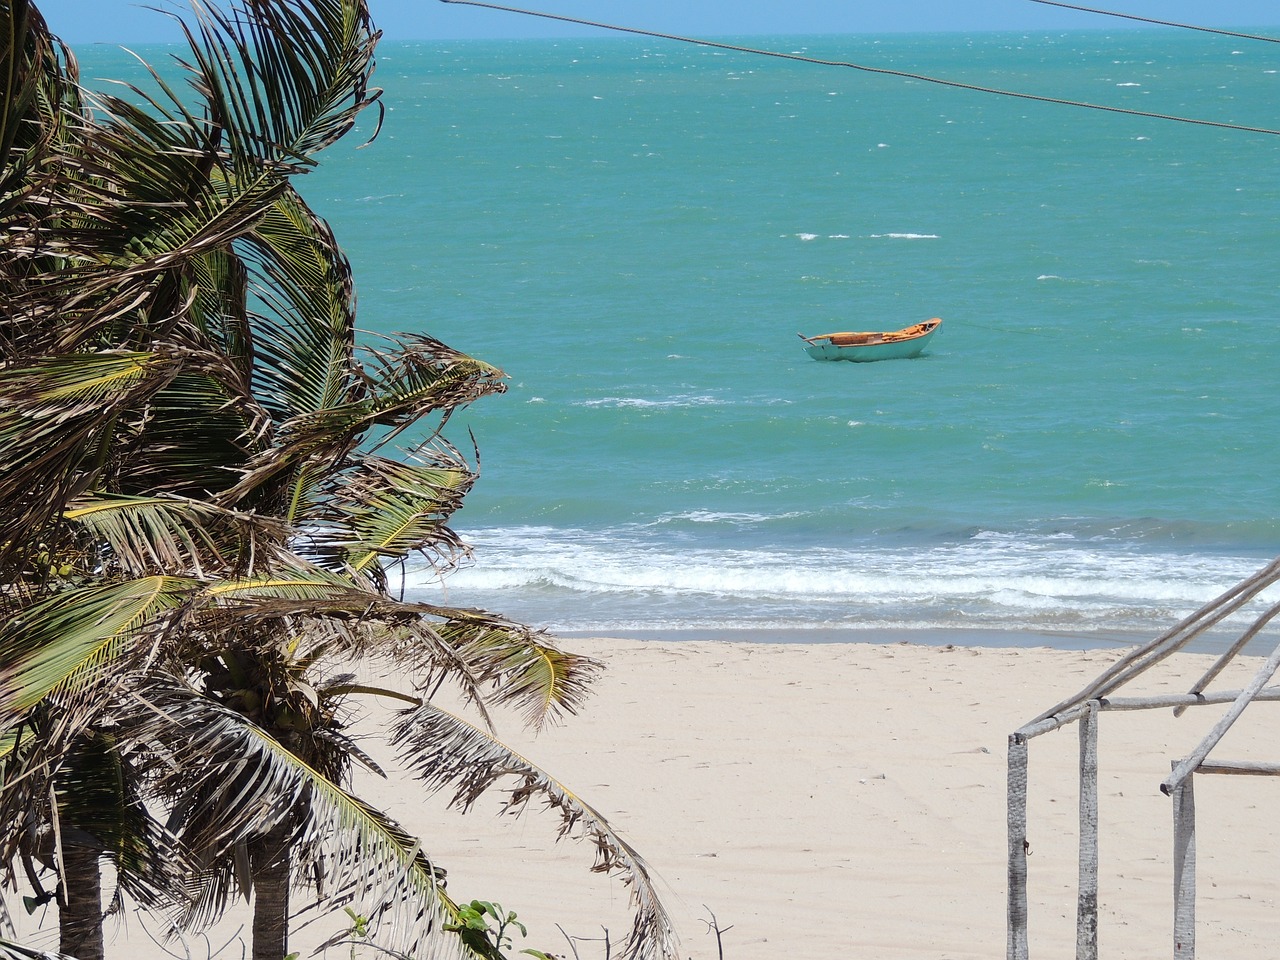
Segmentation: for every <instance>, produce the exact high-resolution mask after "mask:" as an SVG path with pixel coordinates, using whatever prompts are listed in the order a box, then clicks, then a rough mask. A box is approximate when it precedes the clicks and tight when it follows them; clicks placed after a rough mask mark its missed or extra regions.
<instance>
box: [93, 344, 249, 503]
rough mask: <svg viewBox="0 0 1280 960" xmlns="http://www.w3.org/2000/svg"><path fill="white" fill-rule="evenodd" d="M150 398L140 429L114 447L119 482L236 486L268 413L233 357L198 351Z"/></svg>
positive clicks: (132, 488)
mask: <svg viewBox="0 0 1280 960" xmlns="http://www.w3.org/2000/svg"><path fill="white" fill-rule="evenodd" d="M182 362H183V370H182V372H181V373H180V374H178V375H177V376H175V377H174V378H173V380H172V381H171V382H170V383H169V384H167V385H166V386H165V388H164V389H163V390H159V391H157V392H156V394H155V395H154V396H153V397H152V398H151V401H150V403H149V404H148V406H147V409H146V419H145V421H143V422H142V423H141V424H140V428H139V429H136V430H135V431H132V432H130V433H129V434H127V435H124V436H122V437H121V438H120V439H119V442H118V443H117V444H116V447H115V449H114V450H113V453H114V455H115V459H116V467H117V469H116V475H117V476H116V478H113V479H114V483H115V485H116V487H117V489H119V490H121V491H122V492H124V493H130V494H154V493H165V494H171V495H174V496H185V497H208V496H212V495H216V494H217V493H218V492H219V491H222V490H226V489H227V488H228V487H231V486H233V485H234V484H235V483H236V482H237V481H238V480H239V479H240V475H241V474H240V468H241V467H242V465H243V464H245V463H247V462H248V461H249V460H250V458H251V457H252V456H253V455H254V453H255V452H256V447H257V446H258V445H259V444H258V440H257V438H258V436H259V434H260V426H261V422H262V417H261V416H258V417H255V414H261V413H262V412H261V411H260V409H258V408H257V406H256V404H254V403H253V402H252V401H250V400H248V399H247V398H246V394H245V392H244V390H245V387H246V385H245V384H243V383H241V382H240V380H239V376H238V371H237V370H236V369H235V367H234V365H233V364H228V363H226V362H220V361H219V360H218V359H217V358H207V357H206V356H205V355H203V354H201V353H197V352H191V353H187V354H186V355H184V356H183V357H182Z"/></svg>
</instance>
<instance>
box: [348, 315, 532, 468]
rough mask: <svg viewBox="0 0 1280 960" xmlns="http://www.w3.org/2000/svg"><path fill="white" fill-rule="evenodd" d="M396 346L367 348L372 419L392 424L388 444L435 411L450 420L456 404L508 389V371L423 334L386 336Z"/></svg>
mask: <svg viewBox="0 0 1280 960" xmlns="http://www.w3.org/2000/svg"><path fill="white" fill-rule="evenodd" d="M383 339H385V340H387V341H389V342H390V343H391V344H392V345H393V348H390V349H389V348H385V347H382V348H378V349H373V348H366V354H367V356H368V363H367V364H366V369H367V370H368V378H369V390H370V393H371V394H372V396H373V401H372V404H371V411H370V412H371V418H372V423H373V424H376V425H377V426H381V427H390V428H391V429H390V431H389V432H388V433H387V434H386V435H385V436H384V437H383V438H382V440H381V443H383V444H385V443H387V442H388V441H390V440H391V439H392V438H393V437H395V436H397V435H398V434H399V433H400V432H401V431H402V430H404V429H406V428H408V427H410V426H415V427H421V426H422V424H421V423H420V421H422V420H424V419H426V418H429V417H430V416H431V415H432V414H436V415H437V416H440V417H442V418H443V419H447V418H448V416H449V414H450V413H452V412H453V411H454V410H455V409H457V408H458V407H462V406H465V405H466V404H469V403H471V402H472V401H474V400H478V399H479V398H480V397H483V396H486V395H488V394H493V393H504V392H505V391H506V389H507V384H506V374H504V373H503V372H502V371H501V370H499V369H498V368H497V367H495V366H493V365H492V364H489V363H485V362H484V361H483V360H477V359H476V358H474V357H470V356H467V354H465V353H461V352H459V351H457V350H454V349H453V348H452V347H449V346H446V345H445V344H443V343H441V342H440V341H439V340H436V339H434V338H432V337H428V336H423V335H414V336H409V335H406V334H401V335H399V336H397V337H385V338H383Z"/></svg>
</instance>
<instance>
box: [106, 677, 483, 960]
mask: <svg viewBox="0 0 1280 960" xmlns="http://www.w3.org/2000/svg"><path fill="white" fill-rule="evenodd" d="M140 697H141V698H142V699H145V702H146V704H147V706H148V710H147V713H146V717H147V719H145V720H143V721H142V722H141V723H140V724H139V726H138V727H137V728H136V729H134V730H132V731H131V733H130V739H131V740H132V741H133V742H135V743H137V744H139V745H145V746H146V747H147V748H148V749H149V750H150V751H152V752H154V751H155V750H156V748H157V747H160V746H163V748H164V750H163V759H162V760H160V761H159V762H158V763H157V767H156V769H157V776H158V777H160V780H159V782H158V784H157V788H158V791H159V793H160V795H162V796H166V797H168V798H169V800H170V803H171V809H172V814H171V817H170V823H171V825H172V827H173V829H174V830H175V832H177V833H179V834H180V835H181V836H182V837H183V839H184V841H185V842H186V843H187V844H188V845H190V846H191V848H192V849H194V850H197V851H202V852H203V855H204V856H205V858H206V861H207V862H208V863H210V864H211V865H216V864H221V867H220V869H221V871H222V872H223V874H224V881H223V882H222V883H221V884H219V885H215V887H214V888H212V889H217V890H220V891H221V892H222V895H225V894H226V892H228V890H229V889H230V886H231V883H230V882H229V880H227V879H225V877H227V876H229V875H230V874H231V873H233V869H232V867H231V862H230V861H231V859H232V857H233V855H234V848H235V847H236V845H237V844H240V843H244V842H246V841H248V840H250V839H252V838H253V837H255V836H258V835H260V834H262V833H265V832H267V831H268V830H270V829H272V828H273V827H275V826H277V825H279V824H281V823H283V822H294V821H292V818H293V814H294V811H296V810H298V809H302V808H305V809H306V810H307V816H306V817H304V818H301V820H300V821H296V832H295V834H294V836H293V838H292V840H291V850H292V852H293V856H294V858H295V865H296V867H297V869H295V877H300V876H307V875H308V874H310V875H312V876H318V877H320V878H321V880H322V883H321V889H320V890H319V891H318V892H317V897H318V899H317V904H318V905H321V906H323V907H325V908H337V907H340V906H342V905H344V904H359V905H361V910H362V912H363V913H364V914H365V915H366V916H369V917H370V918H371V923H372V926H373V928H374V929H375V930H376V931H377V934H376V938H377V940H378V942H379V943H384V944H386V945H387V946H389V947H390V948H391V949H395V950H400V951H402V952H404V953H411V954H417V953H421V952H427V951H430V952H431V953H432V954H433V955H438V954H439V953H440V952H441V950H442V948H443V951H444V952H445V954H446V955H448V956H456V957H462V956H465V955H466V951H465V950H464V948H463V946H462V945H461V943H460V941H458V940H457V938H456V937H455V936H453V935H452V934H450V933H448V932H446V931H445V926H446V924H449V923H452V922H455V921H456V920H457V919H458V913H457V908H456V906H455V905H454V904H453V903H452V901H451V900H449V898H448V896H447V895H446V894H445V893H444V890H443V887H442V884H441V883H440V880H439V877H440V873H439V871H438V870H437V869H436V868H435V867H434V866H433V865H432V864H431V862H430V861H429V860H428V859H427V858H426V857H425V856H424V854H423V853H422V850H421V847H420V845H419V843H418V841H417V840H416V839H414V838H413V837H411V836H410V835H409V834H407V833H406V832H405V831H404V830H403V829H402V828H401V827H400V826H399V825H398V824H396V823H395V822H394V821H393V820H391V819H390V818H389V817H387V816H386V815H385V814H383V813H381V812H380V811H378V810H376V809H374V808H373V807H371V806H369V805H368V804H366V803H364V802H363V801H361V800H359V799H358V798H356V797H354V796H352V795H351V794H350V793H348V792H347V791H345V790H343V789H342V788H341V787H339V786H338V785H336V784H334V783H333V782H331V781H330V780H328V779H326V778H325V777H324V776H322V775H321V774H320V773H319V772H317V771H316V770H315V769H314V768H313V767H311V766H309V765H308V764H307V763H305V762H304V761H302V760H301V759H300V758H299V757H297V756H296V755H294V754H293V753H291V752H290V751H289V750H288V749H287V748H286V747H285V746H283V745H282V744H281V743H279V742H278V741H277V740H275V739H274V738H273V737H271V736H270V735H269V734H268V733H266V732H265V731H264V730H262V729H260V728H259V727H257V726H255V725H254V724H252V723H251V722H249V721H248V720H247V719H246V718H245V717H243V716H242V715H240V714H238V713H236V712H235V711H233V710H229V709H227V708H225V707H223V706H221V705H220V704H217V703H215V702H213V701H211V700H208V699H207V698H203V697H201V696H199V695H198V694H195V693H194V692H192V691H190V690H189V689H187V688H185V687H184V686H183V685H181V684H179V683H177V682H175V681H169V682H164V683H153V684H151V685H150V686H149V687H148V688H147V689H146V690H145V691H144V692H143V693H141V694H140ZM163 770H173V771H175V772H174V773H173V774H172V775H171V776H164V775H163ZM222 906H223V904H220V903H216V902H214V903H204V904H202V905H201V908H200V909H201V911H202V914H201V915H196V916H193V917H192V918H190V919H191V920H192V921H195V922H202V921H203V920H206V919H208V918H209V917H210V916H213V915H216V914H217V913H218V912H220V909H221V907H222Z"/></svg>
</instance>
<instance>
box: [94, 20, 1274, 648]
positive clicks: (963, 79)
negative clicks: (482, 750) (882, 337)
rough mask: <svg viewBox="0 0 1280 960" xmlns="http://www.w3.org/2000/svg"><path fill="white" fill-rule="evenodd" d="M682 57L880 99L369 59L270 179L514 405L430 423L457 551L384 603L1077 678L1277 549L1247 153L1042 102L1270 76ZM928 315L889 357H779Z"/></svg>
mask: <svg viewBox="0 0 1280 960" xmlns="http://www.w3.org/2000/svg"><path fill="white" fill-rule="evenodd" d="M1273 33H1280V28H1276V30H1274V31H1273ZM717 39H720V40H724V41H725V42H728V43H733V44H741V45H747V46H751V47H755V48H763V49H767V50H771V51H776V52H781V53H786V54H795V55H799V56H804V57H810V58H814V59H822V60H829V61H839V62H844V63H852V64H858V65H862V66H869V67H873V68H884V69H888V70H894V71H898V72H901V73H908V74H914V75H916V76H915V77H912V78H908V77H902V76H896V75H889V74H881V73H873V72H868V71H864V70H859V69H855V68H852V67H849V66H839V65H820V64H814V63H809V62H802V61H799V60H789V59H779V58H772V57H767V56H762V55H759V54H753V53H746V52H737V51H730V50H725V49H718V48H712V47H707V46H696V45H691V44H687V43H681V42H677V41H673V40H664V39H657V38H649V37H634V36H611V35H604V36H599V37H592V38H586V39H573V40H504V41H478V40H476V41H455V40H450V41H443V40H425V41H421V42H384V43H383V44H382V45H381V47H380V48H379V58H378V70H377V74H376V77H375V80H376V82H377V84H378V85H379V86H381V87H382V88H383V89H384V91H385V92H384V94H383V103H384V104H385V106H386V114H385V118H384V121H383V124H382V128H381V131H380V133H379V135H378V136H377V138H376V140H374V141H373V142H372V143H370V144H369V145H368V146H363V147H359V146H358V144H359V143H363V141H364V140H365V139H367V137H368V135H369V134H370V133H372V114H365V115H364V116H365V119H364V120H363V121H362V129H361V130H360V131H357V133H356V134H355V135H353V136H352V137H350V138H348V141H344V142H343V143H342V144H340V145H338V146H335V147H333V148H331V149H329V150H328V151H326V152H325V153H324V154H322V155H321V158H320V159H321V163H320V166H319V168H318V169H317V170H315V171H314V172H313V173H310V174H308V175H307V176H305V177H303V178H301V180H300V181H299V187H300V189H301V190H302V191H303V193H304V195H305V196H306V197H307V198H308V200H309V201H310V202H311V203H312V204H313V205H314V206H315V207H316V208H317V210H319V211H320V212H321V213H322V214H323V215H324V216H326V217H327V218H328V219H329V220H330V221H331V223H332V225H333V227H334V230H335V231H336V234H337V236H338V238H339V240H340V241H341V242H342V244H343V245H344V247H345V249H346V250H347V252H348V254H349V256H350V258H351V260H352V263H353V266H354V269H355V276H356V283H357V290H358V295H359V322H360V325H361V326H362V327H363V328H365V329H366V330H368V331H371V332H374V333H393V332H400V331H403V332H409V333H427V334H430V335H431V336H434V337H437V338H439V339H441V340H443V341H445V342H446V343H448V344H449V345H451V346H453V347H456V348H458V349H460V350H463V351H465V352H467V353H470V354H473V355H475V356H477V357H480V358H482V359H484V360H486V361H489V362H491V363H493V364H495V365H497V366H499V367H501V368H502V369H503V370H504V371H505V372H506V374H507V376H508V377H509V380H508V387H509V389H508V391H507V392H506V393H505V394H504V395H500V396H492V397H487V398H484V399H483V400H481V401H479V402H477V403H476V404H475V405H474V406H473V407H471V408H469V409H467V410H465V411H463V412H461V413H459V414H458V415H457V416H455V418H454V419H453V420H452V421H451V422H450V424H449V428H448V436H449V438H450V440H451V441H452V442H453V443H454V444H455V445H457V446H458V447H459V448H460V449H462V450H463V451H465V452H467V453H471V451H472V449H473V447H472V445H473V442H474V445H475V449H478V451H479V465H480V476H479V479H478V481H477V483H476V486H475V488H474V490H473V491H472V492H471V493H470V494H469V495H468V496H467V498H466V504H465V506H464V508H463V509H462V510H461V511H460V512H459V513H458V514H456V515H455V517H454V519H453V522H452V526H453V527H454V528H455V529H456V530H457V531H458V532H459V533H460V534H461V535H462V537H463V538H464V539H465V540H466V541H467V542H468V543H469V544H470V546H471V554H470V556H468V557H466V558H464V559H463V560H462V561H461V562H460V563H459V564H458V565H457V567H456V568H454V569H450V570H448V571H440V570H437V569H434V568H432V567H430V566H429V565H427V564H426V563H425V562H418V563H411V564H410V565H409V566H408V567H407V568H406V570H405V572H404V577H405V580H404V588H405V591H406V595H407V596H408V597H410V598H412V599H417V600H423V601H430V602H446V603H450V604H455V605H462V606H476V607H482V608H485V609H488V610H491V611H495V612H499V613H502V614H505V615H507V616H510V617H512V618H514V619H517V620H520V621H522V622H525V623H528V624H530V625H533V626H535V627H538V628H545V629H547V630H549V631H551V632H552V633H554V634H558V635H562V636H570V637H572V636H586V635H613V636H635V637H644V638H665V639H678V638H693V639H699V638H724V639H734V638H745V639H759V640H772V641H779V642H785V641H828V640H852V641H856V640H859V639H878V640H883V639H885V638H886V637H900V638H906V639H924V640H926V641H928V642H949V641H951V640H953V639H956V638H961V639H963V638H975V637H976V638H978V639H979V640H980V641H981V642H987V643H996V644H1019V643H1030V642H1036V643H1043V642H1049V643H1052V644H1055V645H1059V646H1062V647H1082V646H1105V645H1108V644H1121V643H1129V642H1133V641H1134V640H1135V638H1136V639H1142V638H1144V637H1146V638H1149V637H1154V636H1156V635H1158V634H1159V633H1160V632H1162V631H1164V630H1165V629H1166V628H1168V627H1170V626H1171V625H1173V624H1174V623H1176V622H1177V621H1178V620H1179V619H1180V618H1182V617H1184V616H1185V615H1187V614H1188V613H1190V612H1191V611H1193V610H1195V609H1196V608H1197V607H1199V606H1200V605H1201V604H1203V603H1205V602H1206V601H1208V600H1211V599H1212V598H1214V597H1216V596H1218V595H1219V594H1221V593H1222V592H1223V591H1225V590H1226V589H1228V588H1229V587H1230V586H1231V585H1232V584H1234V583H1235V582H1237V581H1238V580H1240V579H1241V578H1243V577H1245V576H1247V575H1248V574H1250V573H1252V572H1254V571H1255V570H1256V569H1258V568H1259V567H1260V566H1262V565H1263V564H1264V563H1265V562H1266V561H1268V560H1269V559H1271V558H1272V557H1274V556H1275V555H1276V554H1277V553H1280V497H1278V494H1280V442H1278V438H1280V389H1277V388H1278V387H1280V273H1278V269H1277V268H1278V263H1280V136H1275V135H1271V134H1266V133H1254V132H1246V131H1240V130H1233V129H1224V128H1220V127H1214V126H1208V125H1202V124H1191V123H1183V122H1178V121H1176V120H1173V119H1156V118H1149V117H1141V116H1134V115H1128V114H1123V113H1117V112H1102V111H1097V110H1090V109H1084V108H1080V107H1073V106H1069V105H1062V104H1059V103H1053V102H1047V100H1048V99H1054V100H1080V101H1088V102H1091V103H1095V104H1100V105H1106V106H1111V107H1118V108H1122V109H1130V110H1138V111H1143V112H1148V113H1157V114H1162V115H1169V116H1176V117H1184V118H1193V119H1199V120H1212V121H1220V122H1226V123H1232V124H1238V125H1242V126H1249V127H1259V128H1269V129H1280V72H1278V71H1280V48H1277V47H1276V46H1275V45H1274V44H1267V43H1262V42H1257V41H1250V40H1246V39H1241V38H1234V37H1225V36H1215V35H1206V34H1198V33H1191V32H1187V31H1178V30H1167V29H1154V28H1153V29H1116V30H1112V31H1107V30H1095V31H1081V32H1060V31H1057V32H1045V33H985V34H965V33H948V34H897V35H884V36H856V35H854V36H846V35H840V36H777V37H747V38H727V39H726V38H717ZM155 52H159V51H155V50H151V51H148V50H144V51H143V53H144V54H146V53H155ZM118 57H120V54H118V53H116V52H114V51H111V50H108V49H104V48H92V49H90V50H88V51H82V52H81V60H82V65H83V66H84V69H85V74H86V77H91V76H93V75H95V70H99V71H102V70H109V69H110V68H111V66H112V65H113V64H116V63H117V59H118ZM923 77H936V78H944V79H947V80H951V81H957V82H960V83H965V84H971V85H976V86H983V87H994V88H1002V89H1007V90H1014V91H1019V92H1022V93H1027V94H1032V95H1035V96H1039V97H1043V98H1047V99H1046V100H1040V101H1037V100H1027V99H1014V98H1010V97H1004V96H999V95H995V94H991V93H981V92H975V91H972V90H965V89H958V88H955V87H946V86H941V85H937V84H934V83H931V82H928V81H927V80H925V79H922V78H923ZM935 316H936V317H941V318H942V319H943V324H942V326H941V329H940V331H939V333H938V334H937V335H936V337H935V338H934V339H933V341H932V342H931V343H930V345H929V347H928V349H927V350H926V352H925V353H924V355H922V356H920V357H919V358H916V359H909V360H890V361H883V362H878V363H842V362H837V363H833V362H817V361H814V360H812V359H810V358H809V357H808V356H807V355H806V354H805V352H804V350H803V343H802V342H801V341H800V340H799V339H798V338H797V334H798V333H799V334H804V335H806V336H813V335H815V334H820V333H826V332H831V331H839V330H889V329H896V328H898V327H902V326H905V325H907V324H911V323H915V322H918V321H920V320H924V319H927V318H929V317H935ZM1277 600H1280V596H1278V595H1276V594H1275V592H1274V591H1273V592H1272V594H1270V595H1264V598H1263V601H1269V602H1273V603H1274V602H1276V601H1277ZM1263 601H1260V602H1263ZM1253 609H1254V612H1256V610H1257V608H1256V607H1255V608H1253ZM1237 632H1238V631H1237Z"/></svg>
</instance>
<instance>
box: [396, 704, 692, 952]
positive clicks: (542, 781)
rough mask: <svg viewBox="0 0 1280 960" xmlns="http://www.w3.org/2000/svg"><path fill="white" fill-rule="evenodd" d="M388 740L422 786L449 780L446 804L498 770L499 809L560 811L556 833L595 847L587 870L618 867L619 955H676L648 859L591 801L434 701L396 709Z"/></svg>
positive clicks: (467, 802)
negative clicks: (508, 784)
mask: <svg viewBox="0 0 1280 960" xmlns="http://www.w3.org/2000/svg"><path fill="white" fill-rule="evenodd" d="M391 742H392V744H393V745H395V746H397V747H398V748H399V755H398V756H399V759H400V761H401V762H402V763H403V764H405V766H406V768H407V769H410V770H413V771H414V772H415V773H416V775H417V777H418V779H420V780H422V782H423V783H425V784H426V785H427V787H428V788H429V789H432V790H439V789H442V788H445V787H451V788H452V789H453V791H454V793H453V798H452V804H453V805H454V806H456V807H459V808H460V809H462V810H464V811H465V810H467V809H468V808H470V806H471V805H472V804H473V803H474V802H475V801H476V800H477V799H478V798H479V797H480V796H481V795H482V794H484V793H485V792H486V791H487V790H489V789H490V788H491V787H492V786H494V784H496V783H497V782H498V781H499V780H501V779H502V778H504V777H514V778H515V780H516V783H515V785H514V786H513V788H512V790H511V796H510V798H509V799H508V800H507V805H506V809H507V810H509V811H517V812H518V811H520V810H522V809H524V808H525V807H526V806H527V805H528V802H529V801H530V800H531V799H533V798H535V797H539V798H541V799H542V801H543V802H544V803H545V805H546V806H547V807H548V808H551V809H554V810H556V811H557V812H558V813H559V814H560V836H561V837H566V836H574V837H578V838H582V839H586V840H588V841H589V842H590V843H592V844H593V845H594V847H595V863H594V865H593V866H592V870H594V871H596V872H601V873H614V872H616V873H618V874H619V875H621V877H622V879H623V881H624V882H625V883H626V884H627V885H629V886H630V888H631V897H632V903H633V906H634V908H635V920H634V922H633V924H632V928H631V933H630V935H629V936H628V938H627V942H626V946H625V948H624V950H623V956H624V957H625V958H627V960H652V958H662V960H677V958H678V956H679V954H678V950H677V942H676V936H675V930H674V928H673V926H672V924H671V919H670V917H668V916H667V913H666V910H665V908H664V907H663V906H662V903H661V901H660V899H659V897H658V894H657V891H656V890H655V889H654V885H653V879H652V877H651V876H650V873H649V868H648V865H647V864H646V863H645V862H644V859H643V858H642V857H641V856H640V854H639V853H638V852H637V851H636V850H635V849H634V848H633V847H632V846H631V844H630V843H628V842H627V841H626V840H625V839H623V838H622V837H621V836H620V835H619V834H618V832H617V831H616V830H614V829H613V827H612V826H611V825H610V824H609V822H608V820H606V819H605V818H604V816H603V815H601V814H600V812H599V811H597V810H596V809H595V808H593V807H592V806H591V805H590V804H588V803H587V802H586V801H584V800H583V799H582V798H581V797H578V796H577V795H576V794H574V793H573V792H572V791H570V790H569V789H568V788H567V787H565V786H564V784H562V783H560V782H559V781H558V780H556V779H554V778H553V777H551V776H550V775H549V774H547V773H546V772H545V771H544V770H542V769H540V768H539V767H537V766H535V765H534V764H532V763H530V762H529V761H528V760H526V759H525V758H524V757H522V756H520V755H519V754H517V753H515V752H514V751H513V750H512V749H511V748H510V747H508V746H507V745H506V744H504V743H502V742H500V741H499V740H496V739H495V738H494V737H492V736H490V735H489V734H487V733H485V732H484V731H483V730H480V729H479V728H478V727H475V726H473V725H472V724H470V723H467V722H466V721H465V720H463V719H462V718H460V717H458V716H456V715H454V714H452V713H449V712H448V711H446V710H442V709H440V708H439V707H437V706H435V705H434V704H430V703H428V704H424V705H423V706H421V707H417V708H414V709H410V710H406V711H404V712H402V713H401V714H400V716H399V718H398V720H397V721H396V723H395V725H394V726H393V728H392V736H391Z"/></svg>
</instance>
